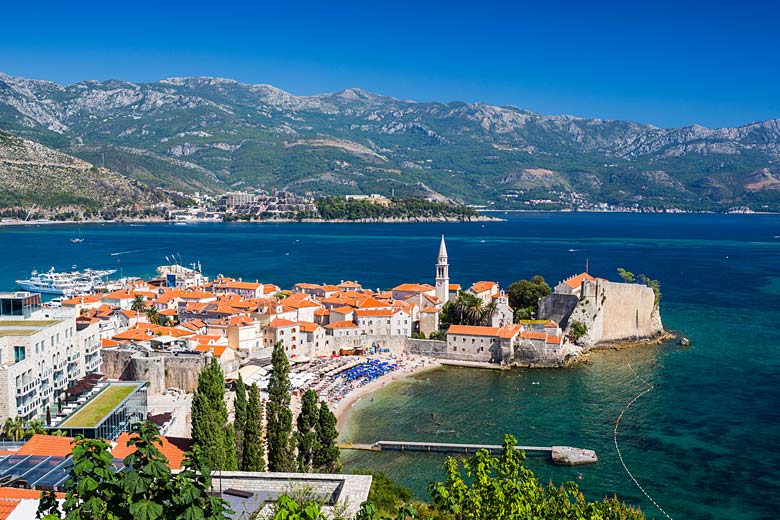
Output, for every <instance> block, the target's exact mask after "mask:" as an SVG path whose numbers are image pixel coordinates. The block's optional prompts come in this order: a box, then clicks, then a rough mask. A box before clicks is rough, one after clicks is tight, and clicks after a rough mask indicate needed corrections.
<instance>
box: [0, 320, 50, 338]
mask: <svg viewBox="0 0 780 520" xmlns="http://www.w3.org/2000/svg"><path fill="white" fill-rule="evenodd" d="M58 323H60V322H59V321H56V320H4V319H0V337H3V336H31V335H33V334H35V333H36V332H38V331H41V330H45V329H46V328H48V327H51V326H52V325H56V324H58Z"/></svg>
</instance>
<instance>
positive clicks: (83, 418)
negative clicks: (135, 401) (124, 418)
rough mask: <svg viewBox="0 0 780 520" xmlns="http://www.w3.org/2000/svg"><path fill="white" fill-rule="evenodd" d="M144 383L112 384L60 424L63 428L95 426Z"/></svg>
mask: <svg viewBox="0 0 780 520" xmlns="http://www.w3.org/2000/svg"><path fill="white" fill-rule="evenodd" d="M141 384H143V383H136V384H112V385H109V386H107V387H106V388H105V389H103V390H102V391H101V392H100V393H99V394H97V395H96V396H95V397H93V398H92V399H90V401H89V402H88V403H86V404H85V405H84V406H83V407H82V408H81V409H80V410H78V411H77V412H76V413H74V414H73V415H71V416H70V417H69V418H68V419H67V420H66V421H65V422H64V423H62V424H60V425H59V426H61V427H63V428H94V427H96V426H97V425H98V424H100V421H102V420H103V418H105V417H106V416H107V415H108V414H109V412H111V410H113V409H114V408H116V407H117V406H118V405H119V403H121V402H122V401H124V400H125V398H126V397H127V396H129V395H130V394H132V393H133V391H135V389H136V388H138V387H139V386H140V385H141Z"/></svg>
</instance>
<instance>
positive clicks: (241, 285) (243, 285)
mask: <svg viewBox="0 0 780 520" xmlns="http://www.w3.org/2000/svg"><path fill="white" fill-rule="evenodd" d="M262 286H263V284H261V283H257V282H226V283H223V284H220V285H219V287H220V288H222V289H242V290H249V291H256V290H258V289H259V288H260V287H262Z"/></svg>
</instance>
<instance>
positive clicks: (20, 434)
mask: <svg viewBox="0 0 780 520" xmlns="http://www.w3.org/2000/svg"><path fill="white" fill-rule="evenodd" d="M3 436H4V437H5V438H6V439H10V440H12V441H20V440H22V439H24V436H25V431H24V419H22V418H21V417H19V416H17V417H14V418H13V419H12V418H10V417H9V418H8V419H6V421H5V425H4V426H3Z"/></svg>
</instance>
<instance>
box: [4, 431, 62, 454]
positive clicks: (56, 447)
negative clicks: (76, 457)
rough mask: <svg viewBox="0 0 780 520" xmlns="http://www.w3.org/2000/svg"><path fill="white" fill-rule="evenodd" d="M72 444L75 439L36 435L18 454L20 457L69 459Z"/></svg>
mask: <svg viewBox="0 0 780 520" xmlns="http://www.w3.org/2000/svg"><path fill="white" fill-rule="evenodd" d="M72 442H73V437H57V436H54V435H41V434H35V435H33V436H32V437H30V440H28V441H27V442H25V443H24V444H23V445H22V447H21V448H19V451H18V452H17V453H18V454H19V455H48V456H53V457H67V456H69V455H70V454H71V450H72V448H73V446H71V443H72Z"/></svg>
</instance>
